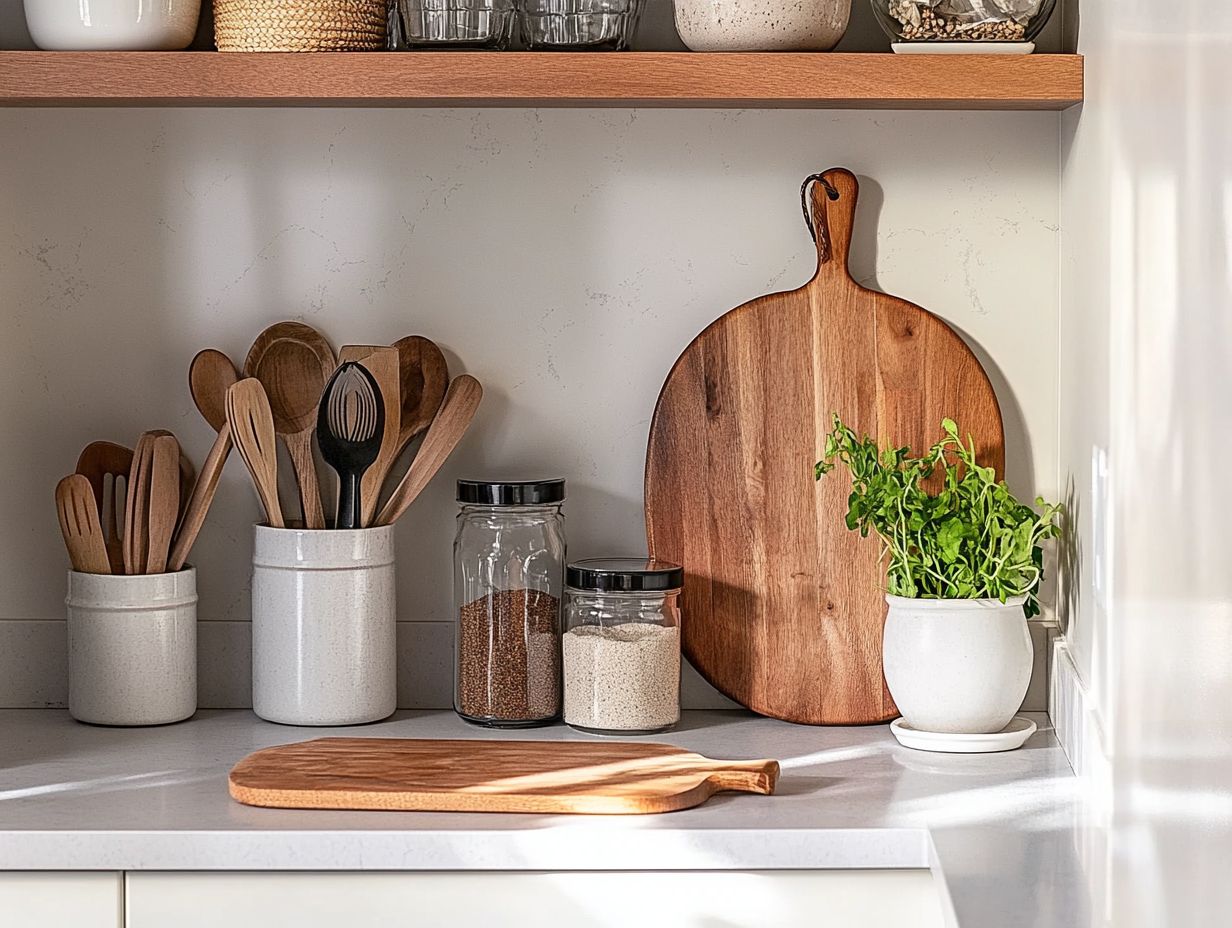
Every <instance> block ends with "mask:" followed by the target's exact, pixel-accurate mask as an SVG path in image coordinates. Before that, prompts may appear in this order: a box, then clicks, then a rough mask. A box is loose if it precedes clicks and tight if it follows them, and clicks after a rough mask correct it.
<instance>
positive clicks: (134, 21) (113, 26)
mask: <svg viewBox="0 0 1232 928" xmlns="http://www.w3.org/2000/svg"><path fill="white" fill-rule="evenodd" d="M25 5H26V26H27V28H29V30H30V38H32V39H34V44H35V45H37V46H38V47H39V48H43V49H47V50H49V51H158V50H162V51H173V50H175V49H180V48H187V47H188V46H189V45H191V44H192V40H193V36H195V35H196V34H197V18H198V16H199V15H200V13H201V0H25Z"/></svg>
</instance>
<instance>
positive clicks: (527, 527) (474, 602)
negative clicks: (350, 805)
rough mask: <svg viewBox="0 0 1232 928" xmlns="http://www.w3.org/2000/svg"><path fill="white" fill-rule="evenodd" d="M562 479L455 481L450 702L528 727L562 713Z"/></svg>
mask: <svg viewBox="0 0 1232 928" xmlns="http://www.w3.org/2000/svg"><path fill="white" fill-rule="evenodd" d="M564 500H565V481H564V480H535V481H489V480H459V481H458V502H459V503H461V508H460V509H459V512H458V530H457V536H456V538H455V540H454V546H453V552H454V596H455V599H456V605H457V609H458V625H457V639H456V657H457V663H456V672H455V675H454V708H455V709H456V710H457V713H458V715H460V716H461V717H462V718H463V719H465V720H466V721H468V722H474V723H475V724H477V725H486V726H488V727H490V728H527V727H531V726H535V725H546V724H549V723H551V722H554V721H555V720H556V719H557V718H559V717H560V604H561V597H562V594H563V583H564V570H565V531H564V517H563V514H562V512H561V506H562V504H563V503H564Z"/></svg>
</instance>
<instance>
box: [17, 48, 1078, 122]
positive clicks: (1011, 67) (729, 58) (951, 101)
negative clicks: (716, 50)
mask: <svg viewBox="0 0 1232 928" xmlns="http://www.w3.org/2000/svg"><path fill="white" fill-rule="evenodd" d="M1082 71H1083V68H1082V58H1081V57H1080V56H1078V55H1021V56H1014V55H979V54H973V55H892V54H889V53H873V54H834V53H832V52H827V53H822V54H808V53H783V52H771V53H723V54H697V53H692V52H622V53H621V54H619V55H594V54H591V53H588V52H581V53H570V52H558V53H553V54H550V55H545V54H543V53H541V52H502V53H501V54H498V55H497V54H486V55H475V54H473V53H471V52H415V53H413V54H407V53H405V52H389V53H381V52H375V53H356V52H321V53H315V54H311V55H304V54H279V53H253V54H245V53H234V52H232V53H225V54H224V53H219V52H30V51H8V52H0V106H55V105H62V106H84V105H119V106H158V105H170V106H186V105H201V106H292V105H303V106H322V105H332V106H342V105H345V106H706V107H760V108H767V107H799V108H805V107H808V108H812V107H818V108H820V107H832V108H857V109H870V108H885V109H996V110H1006V109H1043V110H1047V109H1065V108H1066V107H1069V106H1073V105H1074V104H1076V103H1081V102H1082V96H1083V74H1082Z"/></svg>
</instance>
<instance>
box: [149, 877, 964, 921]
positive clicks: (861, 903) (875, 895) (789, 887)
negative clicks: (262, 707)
mask: <svg viewBox="0 0 1232 928" xmlns="http://www.w3.org/2000/svg"><path fill="white" fill-rule="evenodd" d="M127 886H128V890H127V895H128V921H127V928H168V926H174V928H219V926H225V928H271V926H282V925H294V926H295V928H369V926H372V928H377V926H379V928H393V926H397V928H411V926H448V928H557V926H560V928H630V926H632V928H659V926H663V928H668V926H670V928H791V926H797V925H799V926H808V928H816V926H820V925H826V926H835V928H839V926H848V925H858V926H860V928H939V926H940V925H941V924H942V921H941V905H940V900H939V897H938V893H937V888H936V886H935V884H934V883H933V878H932V874H930V873H929V872H928V871H927V870H880V871H872V870H864V871H843V870H827V871H807V870H782V871H759V872H731V871H728V872H721V871H714V872H697V871H690V872H680V873H217V874H215V873H130V874H128V880H127Z"/></svg>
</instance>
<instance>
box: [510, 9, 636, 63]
mask: <svg viewBox="0 0 1232 928" xmlns="http://www.w3.org/2000/svg"><path fill="white" fill-rule="evenodd" d="M517 5H518V21H519V24H520V26H521V31H522V41H523V42H525V43H526V46H527V48H531V49H535V50H543V51H625V50H627V49H628V48H629V44H630V43H631V42H632V41H633V36H634V34H635V33H636V32H637V25H638V22H639V21H640V19H641V16H642V9H643V8H644V6H645V0H517Z"/></svg>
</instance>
